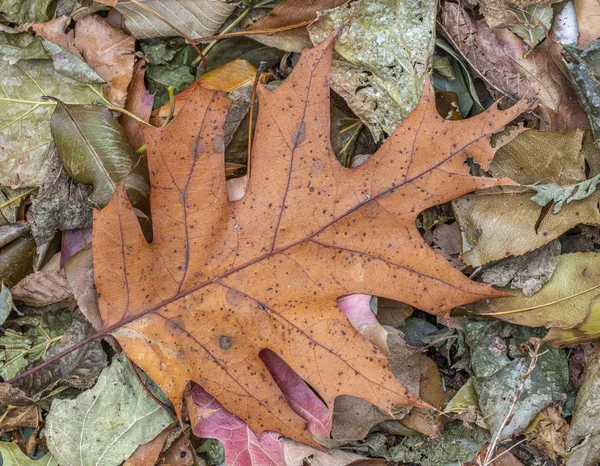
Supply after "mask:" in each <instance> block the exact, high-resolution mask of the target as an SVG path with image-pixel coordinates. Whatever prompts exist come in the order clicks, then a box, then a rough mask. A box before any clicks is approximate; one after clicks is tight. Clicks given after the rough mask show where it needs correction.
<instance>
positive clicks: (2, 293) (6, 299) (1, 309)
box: [0, 282, 13, 325]
mask: <svg viewBox="0 0 600 466" xmlns="http://www.w3.org/2000/svg"><path fill="white" fill-rule="evenodd" d="M12 306H13V300H12V296H11V294H10V289H9V288H8V287H7V286H5V285H4V282H1V283H0V325H2V324H4V322H6V319H7V318H8V315H9V314H10V313H11V311H12Z"/></svg>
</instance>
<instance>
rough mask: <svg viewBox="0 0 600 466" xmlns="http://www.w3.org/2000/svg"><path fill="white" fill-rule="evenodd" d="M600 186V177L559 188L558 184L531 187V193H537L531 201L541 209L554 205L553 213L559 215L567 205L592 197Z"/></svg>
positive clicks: (529, 187)
mask: <svg viewBox="0 0 600 466" xmlns="http://www.w3.org/2000/svg"><path fill="white" fill-rule="evenodd" d="M598 184H600V175H596V176H595V177H593V178H590V179H588V180H585V181H582V182H581V183H577V184H575V185H571V186H559V185H557V184H538V185H529V186H527V188H528V189H529V190H530V191H535V193H536V194H535V196H533V197H532V198H531V199H530V200H531V201H532V202H535V203H536V204H537V205H539V206H541V207H545V206H547V205H548V204H550V205H552V206H553V208H552V213H553V214H557V213H559V212H560V211H561V210H562V208H563V206H564V205H565V204H569V203H571V202H573V201H581V200H583V199H587V198H588V197H590V196H591V195H592V194H593V193H594V192H595V191H596V188H597V187H598Z"/></svg>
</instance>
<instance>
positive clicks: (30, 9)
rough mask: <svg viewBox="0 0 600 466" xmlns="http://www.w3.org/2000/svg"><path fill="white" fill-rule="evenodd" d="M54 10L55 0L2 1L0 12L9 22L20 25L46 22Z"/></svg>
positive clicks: (0, 2)
mask: <svg viewBox="0 0 600 466" xmlns="http://www.w3.org/2000/svg"><path fill="white" fill-rule="evenodd" d="M55 10H56V0H2V1H0V12H1V13H2V15H3V16H4V17H5V18H6V19H7V20H8V21H11V22H15V23H17V24H22V23H26V22H32V21H48V20H50V19H52V16H53V15H54V11H55Z"/></svg>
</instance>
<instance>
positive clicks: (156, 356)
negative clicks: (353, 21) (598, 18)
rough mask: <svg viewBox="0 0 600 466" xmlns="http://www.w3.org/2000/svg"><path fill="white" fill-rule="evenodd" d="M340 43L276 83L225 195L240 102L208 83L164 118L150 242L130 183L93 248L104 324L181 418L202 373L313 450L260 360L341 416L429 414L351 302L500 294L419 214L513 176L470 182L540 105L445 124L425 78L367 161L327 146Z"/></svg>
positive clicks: (235, 404)
mask: <svg viewBox="0 0 600 466" xmlns="http://www.w3.org/2000/svg"><path fill="white" fill-rule="evenodd" d="M332 47H333V38H330V39H328V40H327V41H325V42H324V43H323V44H322V45H320V46H319V47H316V48H314V49H311V50H306V51H304V52H303V54H302V57H301V59H300V61H299V62H298V64H297V66H296V67H295V69H294V72H293V73H292V74H291V75H290V77H289V78H288V79H286V80H285V82H284V83H283V84H281V85H280V86H279V87H278V88H277V89H276V90H274V91H269V90H267V89H266V88H264V87H260V88H259V115H258V121H257V125H256V137H255V140H254V145H253V149H252V172H251V176H250V180H249V184H248V189H247V192H246V194H245V196H244V197H243V198H242V199H241V200H239V201H236V202H231V201H229V199H228V194H227V187H226V182H225V174H224V161H223V152H224V144H223V124H224V121H225V117H226V114H227V109H228V107H229V101H228V99H227V98H226V97H225V96H224V95H223V94H222V93H219V92H218V91H213V90H207V89H204V88H202V87H201V86H199V85H197V87H196V88H195V89H194V91H193V92H190V94H189V98H188V100H187V102H186V103H185V104H184V105H183V106H182V107H181V109H180V110H179V112H178V113H177V115H176V116H175V118H174V119H173V121H172V122H171V123H169V124H168V125H167V126H166V127H164V128H155V129H147V130H145V138H146V142H147V146H148V149H147V151H148V152H147V153H148V163H149V170H150V175H151V185H152V188H151V195H150V199H151V207H152V220H153V228H154V236H153V242H152V243H151V244H148V243H147V242H146V240H145V239H144V235H143V233H142V231H141V230H140V227H139V223H138V220H137V218H136V215H135V213H134V211H133V209H132V207H131V204H130V202H129V200H128V199H127V197H126V195H125V192H124V190H123V188H119V191H118V192H117V193H116V194H115V195H114V196H113V198H112V199H111V201H110V203H109V204H108V205H107V206H106V207H105V208H104V209H103V210H101V211H99V212H96V213H95V218H94V226H93V240H92V244H93V255H94V270H95V273H96V285H97V288H98V293H99V305H100V310H101V313H102V318H103V320H104V325H105V331H107V332H109V331H110V332H111V333H112V334H113V335H114V336H115V337H116V338H117V339H118V340H119V342H120V343H121V345H122V346H123V348H124V349H125V352H126V353H127V354H128V355H129V356H130V357H131V359H132V360H133V361H134V362H135V363H136V364H137V365H138V366H140V367H141V368H142V369H143V370H144V371H146V373H148V375H150V377H152V379H154V380H155V381H156V382H157V383H158V384H159V385H160V387H161V388H162V389H163V390H164V392H165V393H166V394H167V395H168V396H169V398H170V399H171V400H172V401H173V404H174V405H175V407H176V409H177V410H178V412H179V413H180V409H181V400H182V395H183V393H184V389H185V387H186V384H187V383H188V381H190V380H191V381H194V382H196V383H198V384H200V385H201V386H202V387H203V388H204V389H205V390H206V391H207V392H208V393H209V394H211V395H212V396H214V397H215V398H216V399H217V400H218V401H219V402H220V403H221V404H222V405H223V407H224V408H225V409H227V410H228V411H230V412H231V413H233V414H235V415H236V416H238V417H239V418H240V419H242V420H243V421H245V422H246V423H248V425H249V426H250V428H252V430H254V432H256V434H257V435H260V434H261V433H262V432H264V431H266V430H270V431H276V432H280V433H282V434H283V435H286V436H287V437H290V438H292V439H295V440H298V441H301V442H304V443H312V444H313V445H314V441H313V440H312V439H311V437H310V435H309V433H308V431H307V430H306V426H305V421H304V420H302V419H301V418H300V417H299V416H298V415H297V414H296V413H295V412H294V411H293V410H292V409H291V407H290V406H289V405H288V404H287V402H286V400H285V397H284V396H283V394H282V392H281V391H280V389H279V388H278V387H277V385H276V383H275V382H274V380H273V378H272V377H271V375H270V373H269V372H268V370H267V368H266V366H265V364H264V362H263V360H262V359H261V358H260V355H259V353H260V352H261V351H262V350H263V349H270V350H272V351H273V352H275V353H276V354H277V355H278V356H279V357H281V358H282V359H283V360H284V361H285V362H286V363H287V364H288V365H289V366H290V367H291V368H292V369H293V370H294V371H295V372H296V373H298V374H299V375H300V376H301V377H302V378H303V379H304V380H306V381H307V382H308V383H309V384H310V385H311V387H313V388H314V389H315V391H316V392H317V393H318V394H319V395H320V396H321V398H322V399H323V401H324V402H325V404H326V405H327V406H329V408H330V410H331V408H332V406H333V402H334V399H335V398H336V397H337V396H339V395H342V394H344V395H351V396H356V397H360V398H363V399H365V400H367V401H369V402H371V403H373V404H374V405H376V406H378V407H379V408H381V409H383V410H385V411H387V412H390V411H391V409H392V406H393V405H396V404H409V405H410V404H412V405H417V406H425V407H429V405H427V404H426V403H424V402H422V401H420V400H419V399H418V397H416V396H415V395H413V394H411V393H409V392H408V390H406V389H405V387H404V386H403V385H402V384H400V382H398V380H397V379H396V378H395V377H394V376H393V374H392V372H391V371H390V368H389V362H388V358H387V356H386V355H385V354H383V353H382V352H381V351H379V350H378V349H376V348H375V347H374V346H373V345H372V344H371V343H369V342H368V341H367V340H366V339H365V338H364V337H363V336H361V334H360V333H359V332H358V331H357V330H356V329H355V328H354V327H353V326H352V325H351V324H350V322H349V321H348V319H347V318H346V316H345V315H344V314H343V313H342V312H341V311H340V310H339V308H338V305H337V302H336V300H337V298H339V297H341V296H344V295H348V294H351V293H365V294H372V295H377V296H383V297H387V298H390V299H396V300H399V301H403V302H406V303H408V304H410V305H412V306H414V307H417V308H420V309H423V310H425V311H427V312H429V313H432V314H436V315H440V314H447V313H448V311H449V310H450V309H452V307H454V306H456V305H458V304H464V303H470V302H473V301H476V300H480V299H483V298H489V297H494V296H500V295H501V294H500V293H499V292H497V291H495V290H494V289H493V288H492V287H491V286H489V285H483V284H479V283H474V282H471V281H470V280H468V279H467V278H466V277H465V276H464V275H462V274H461V273H460V272H458V271H456V270H454V269H453V268H452V267H451V266H450V265H448V264H447V263H446V262H445V261H444V260H443V259H442V258H441V257H440V256H438V255H437V254H436V253H435V252H433V251H432V250H431V249H430V248H429V247H428V246H427V245H426V243H425V242H424V241H423V239H422V238H421V236H420V235H419V232H418V230H417V228H416V226H415V220H416V217H417V215H418V214H419V212H421V211H422V210H424V209H426V208H428V207H430V206H433V205H436V204H441V203H444V202H447V201H449V200H451V199H454V198H455V197H457V196H460V195H462V194H465V193H468V192H470V191H473V190H475V189H479V188H485V187H489V186H495V185H498V184H502V183H510V181H509V180H507V179H494V178H483V177H472V176H470V175H469V166H468V165H467V164H466V163H465V162H466V159H467V154H468V157H471V158H472V159H474V160H475V161H477V162H478V163H479V164H481V165H482V166H484V167H486V166H487V165H488V164H489V162H490V161H491V159H492V158H493V155H494V150H493V149H492V148H491V146H490V142H489V135H490V134H492V133H493V132H496V131H498V130H500V129H502V128H503V127H504V125H505V124H506V123H508V122H509V121H511V120H513V119H514V118H515V117H516V116H518V115H519V114H520V113H521V112H523V111H524V110H526V109H527V108H528V105H529V104H528V103H527V102H525V101H521V102H519V103H518V104H516V105H515V106H513V107H512V108H510V109H509V110H505V111H501V110H499V109H498V108H497V107H496V106H494V107H493V108H491V109H490V110H488V111H487V112H484V113H482V114H480V115H478V116H476V117H474V118H472V119H469V120H468V121H464V122H461V121H445V120H443V119H442V118H441V117H440V116H439V115H438V114H437V112H436V107H435V99H434V94H433V90H432V88H431V86H430V85H429V84H428V85H427V86H426V90H425V93H424V96H423V98H422V99H421V101H420V103H419V105H418V106H417V108H416V109H415V110H414V112H413V113H411V114H410V115H409V116H408V117H407V119H406V120H405V121H404V122H403V123H402V125H401V126H399V127H398V129H397V130H396V131H395V132H394V134H393V135H392V136H391V137H390V138H389V140H388V141H387V142H386V143H385V144H384V146H383V147H382V148H381V149H380V150H379V151H378V152H377V153H376V154H375V155H373V157H371V158H370V159H369V160H368V161H367V162H365V163H364V164H363V165H361V166H360V167H358V168H355V169H347V168H344V167H342V166H341V165H340V164H339V163H338V162H337V160H336V158H335V154H334V152H333V150H332V149H331V145H330V141H329V124H330V120H329V118H330V117H329V105H330V104H329V85H330V79H329V73H330V69H331V56H332Z"/></svg>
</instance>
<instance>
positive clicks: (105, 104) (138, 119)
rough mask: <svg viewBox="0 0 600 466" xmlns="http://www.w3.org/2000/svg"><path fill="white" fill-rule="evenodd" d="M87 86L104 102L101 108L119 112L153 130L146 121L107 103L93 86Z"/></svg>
mask: <svg viewBox="0 0 600 466" xmlns="http://www.w3.org/2000/svg"><path fill="white" fill-rule="evenodd" d="M88 86H89V87H90V89H91V90H92V91H93V92H94V93H95V94H96V95H97V96H98V97H100V98H101V99H102V100H103V101H104V102H103V104H102V106H103V107H106V108H108V109H109V110H113V111H115V112H119V113H122V114H124V115H127V116H128V117H130V118H133V119H134V120H135V121H137V122H139V123H141V124H143V125H146V126H149V127H150V128H154V126H152V125H151V124H150V123H148V122H147V121H146V120H144V119H142V118H140V117H139V116H137V115H136V114H135V113H131V112H130V111H129V110H125V109H124V108H122V107H117V106H115V105H113V104H111V103H110V102H109V101H108V100H107V99H106V97H104V96H103V95H102V93H101V92H98V91H97V90H96V89H94V88H93V86H90V85H89V84H88Z"/></svg>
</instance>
